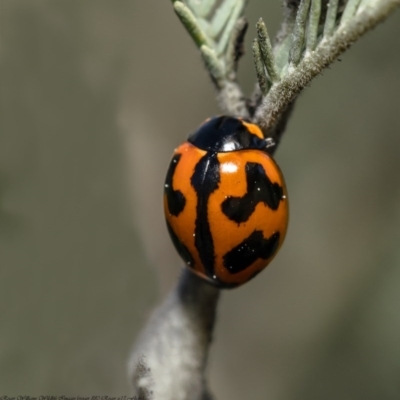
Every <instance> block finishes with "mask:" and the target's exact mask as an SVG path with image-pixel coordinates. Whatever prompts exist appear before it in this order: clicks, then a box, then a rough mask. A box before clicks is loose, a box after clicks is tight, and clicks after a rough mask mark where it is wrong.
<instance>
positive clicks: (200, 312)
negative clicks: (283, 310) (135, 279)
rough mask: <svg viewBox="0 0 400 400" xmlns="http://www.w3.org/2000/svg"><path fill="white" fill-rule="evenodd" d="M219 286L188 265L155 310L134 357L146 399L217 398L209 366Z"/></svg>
mask: <svg viewBox="0 0 400 400" xmlns="http://www.w3.org/2000/svg"><path fill="white" fill-rule="evenodd" d="M219 292H220V291H219V289H217V288H216V287H214V286H212V285H210V284H209V283H207V282H205V281H204V280H203V279H201V278H199V277H197V276H196V275H195V274H193V273H192V272H191V271H189V270H188V269H187V268H185V269H184V270H183V271H182V274H181V276H180V278H179V281H178V284H177V286H176V287H175V289H174V290H173V291H172V292H171V293H170V295H169V296H168V297H167V298H166V299H165V300H164V302H163V303H162V304H161V305H160V307H159V308H158V309H156V310H155V312H154V313H153V315H152V317H151V319H150V321H149V322H148V324H147V326H146V328H145V329H144V331H143V332H142V334H141V335H140V337H139V339H138V341H137V343H136V346H135V350H134V352H133V354H132V356H131V359H130V361H129V379H130V381H131V383H132V384H133V389H134V393H135V394H136V395H137V396H141V399H143V400H144V399H146V400H152V399H154V400H159V399H160V400H161V399H162V400H211V399H212V397H211V395H210V393H209V391H208V389H207V386H206V383H205V378H204V370H205V367H206V362H207V357H208V350H209V347H210V344H211V340H212V332H213V326H214V320H215V314H216V306H217V303H218V298H219Z"/></svg>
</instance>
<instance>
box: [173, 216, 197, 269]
mask: <svg viewBox="0 0 400 400" xmlns="http://www.w3.org/2000/svg"><path fill="white" fill-rule="evenodd" d="M167 229H168V232H169V235H170V236H171V239H172V243H173V244H174V246H175V248H176V250H177V251H178V253H179V255H180V256H181V257H182V259H183V261H184V262H185V264H186V265H188V266H189V267H193V266H194V259H193V256H192V254H191V253H190V251H189V249H188V248H187V247H186V246H185V245H184V244H183V243H182V242H181V241H180V240H179V238H178V236H177V235H176V233H175V232H174V230H173V229H172V226H171V225H170V224H169V223H168V221H167Z"/></svg>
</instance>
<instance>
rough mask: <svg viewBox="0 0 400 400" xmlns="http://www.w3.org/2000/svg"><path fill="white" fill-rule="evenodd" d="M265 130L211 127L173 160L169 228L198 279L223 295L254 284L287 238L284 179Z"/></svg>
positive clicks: (231, 123) (227, 120) (227, 122)
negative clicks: (246, 284)
mask: <svg viewBox="0 0 400 400" xmlns="http://www.w3.org/2000/svg"><path fill="white" fill-rule="evenodd" d="M273 145H274V144H273V141H272V140H271V139H268V138H265V137H264V135H263V133H262V131H261V129H260V128H259V127H258V126H257V125H255V124H252V123H249V122H245V121H244V120H242V119H240V118H233V117H227V116H219V117H214V118H211V119H208V120H206V121H205V123H203V125H201V126H200V127H199V129H198V130H197V131H195V132H194V133H192V134H191V135H190V136H189V137H188V139H187V141H186V142H184V143H183V144H182V145H180V146H179V147H178V148H177V149H176V150H175V152H174V155H173V158H172V160H171V163H170V166H169V169H168V172H167V177H166V180H165V187H164V211H165V217H166V222H167V228H168V231H169V234H170V236H171V239H172V242H173V243H174V245H175V248H176V250H177V251H178V253H179V254H180V256H181V257H182V259H183V260H184V261H185V263H186V265H187V266H188V267H189V268H190V269H191V270H192V271H193V272H194V273H196V274H197V275H199V276H201V277H202V278H204V279H206V280H207V281H209V282H211V283H212V284H214V285H215V286H217V287H220V288H232V287H236V286H239V285H241V284H243V283H245V282H247V281H248V280H250V279H252V278H253V277H254V276H255V275H257V274H258V273H259V272H260V271H261V270H262V269H264V268H265V267H266V266H267V265H268V263H269V262H270V261H271V260H272V258H273V257H274V256H275V254H276V253H277V252H278V249H279V248H280V246H281V245H282V242H283V240H284V238H285V235H286V229H287V223H288V201H287V193H286V187H285V182H284V179H283V176H282V173H281V171H280V169H279V167H278V165H277V164H276V163H275V161H274V160H273V159H272V157H271V156H270V155H269V154H268V148H269V147H271V146H273Z"/></svg>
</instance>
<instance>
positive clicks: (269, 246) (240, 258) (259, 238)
mask: <svg viewBox="0 0 400 400" xmlns="http://www.w3.org/2000/svg"><path fill="white" fill-rule="evenodd" d="M279 236H280V235H279V232H276V233H274V234H273V235H272V236H271V237H270V238H269V239H265V238H264V236H263V233H262V231H254V232H253V233H252V234H251V235H250V236H249V237H248V238H247V239H245V240H243V242H242V243H240V244H239V245H238V246H236V247H234V248H233V249H232V250H230V251H229V252H228V253H226V254H225V255H224V266H225V267H226V268H227V269H228V270H229V271H230V272H231V273H232V274H237V273H238V272H241V271H243V270H245V269H246V268H248V267H249V266H250V265H251V264H253V262H254V261H256V260H257V259H258V258H262V259H264V260H267V259H268V258H271V257H272V256H273V255H274V253H275V252H276V250H277V248H278V244H279Z"/></svg>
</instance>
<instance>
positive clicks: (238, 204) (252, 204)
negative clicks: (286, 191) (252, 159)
mask: <svg viewBox="0 0 400 400" xmlns="http://www.w3.org/2000/svg"><path fill="white" fill-rule="evenodd" d="M246 180H247V193H246V194H245V195H244V196H243V197H233V196H229V197H228V198H227V199H226V200H224V201H223V202H222V204H221V209H222V212H223V213H224V214H225V215H226V216H227V217H228V218H229V219H231V220H232V221H235V222H237V223H238V224H240V223H241V222H245V221H247V220H248V219H249V217H250V216H251V214H253V212H254V210H255V208H256V206H257V204H258V203H260V202H262V203H264V204H266V205H267V206H268V207H269V208H271V209H272V210H276V209H277V208H278V206H279V202H280V201H281V199H282V195H283V189H282V187H281V186H280V185H279V184H278V183H272V182H271V180H270V179H269V178H268V176H267V174H266V173H265V170H264V168H263V166H262V165H261V164H258V163H247V164H246Z"/></svg>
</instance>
